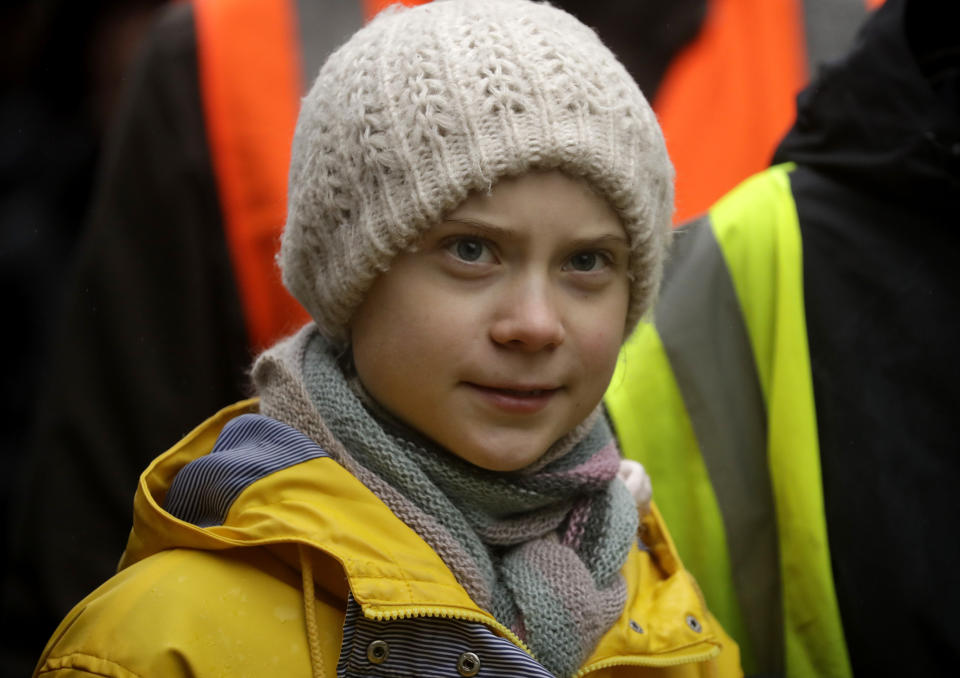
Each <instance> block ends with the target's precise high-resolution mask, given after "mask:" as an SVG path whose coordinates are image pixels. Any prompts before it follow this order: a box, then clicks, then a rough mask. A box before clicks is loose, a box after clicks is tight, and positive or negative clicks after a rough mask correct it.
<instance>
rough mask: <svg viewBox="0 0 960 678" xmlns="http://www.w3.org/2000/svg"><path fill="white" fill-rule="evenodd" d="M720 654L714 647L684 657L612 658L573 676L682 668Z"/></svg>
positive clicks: (585, 667) (581, 670) (718, 649)
mask: <svg viewBox="0 0 960 678" xmlns="http://www.w3.org/2000/svg"><path fill="white" fill-rule="evenodd" d="M719 654H720V648H719V647H717V646H716V645H714V646H713V647H712V648H710V649H709V650H707V651H706V652H702V653H700V654H691V655H684V656H683V657H657V656H655V655H654V656H645V657H641V656H637V657H611V658H610V659H604V660H603V661H599V662H596V663H594V664H590V665H589V666H584V667H583V668H582V669H580V670H579V671H577V672H576V673H575V674H573V678H582V676H585V675H587V674H588V673H592V672H593V671H600V670H601V669H609V668H612V667H614V666H649V667H652V668H667V667H670V666H681V665H682V664H693V663H694V662H702V661H705V660H707V659H713V658H715V657H716V656H717V655H719Z"/></svg>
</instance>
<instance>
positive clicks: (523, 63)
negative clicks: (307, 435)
mask: <svg viewBox="0 0 960 678" xmlns="http://www.w3.org/2000/svg"><path fill="white" fill-rule="evenodd" d="M549 169H559V170H561V171H563V172H565V173H567V174H569V175H570V176H573V177H582V178H584V179H586V180H587V181H588V183H590V184H591V185H592V186H593V188H594V190H596V191H597V192H599V193H600V194H601V195H602V196H604V197H605V198H606V199H607V201H608V202H609V203H610V205H611V206H612V207H613V208H614V209H615V210H616V211H617V213H618V214H619V216H620V218H621V220H622V221H623V225H624V228H625V229H626V232H627V235H628V237H629V240H630V247H631V262H630V271H631V299H630V308H629V312H628V316H627V318H626V327H627V331H628V332H629V331H630V330H632V329H633V327H634V325H635V324H636V323H637V321H638V320H639V318H640V316H641V315H642V314H643V312H644V311H645V310H646V309H647V307H648V306H649V305H650V303H651V301H652V300H653V297H654V295H655V294H656V289H657V286H658V284H659V279H660V271H661V264H662V260H663V256H664V250H665V247H666V245H667V242H668V240H669V237H670V221H671V213H672V210H673V168H672V166H671V165H670V161H669V159H668V158H667V152H666V148H665V146H664V142H663V136H662V134H661V132H660V128H659V126H658V125H657V121H656V118H655V117H654V114H653V111H652V110H651V109H650V106H649V105H648V104H647V101H646V100H645V99H644V97H643V95H642V94H641V93H640V90H639V88H638V87H637V85H636V84H635V83H634V81H633V80H632V79H631V77H630V76H629V75H628V74H627V71H626V70H625V69H624V68H623V66H622V65H621V64H620V63H619V62H618V61H617V59H616V57H614V55H613V54H612V53H611V52H610V51H609V50H608V49H607V48H606V47H604V46H603V44H602V43H601V42H600V40H599V39H598V38H597V36H596V34H595V33H594V32H593V31H592V30H591V29H589V28H587V27H586V26H584V25H583V24H581V23H580V22H579V21H578V20H577V19H575V18H574V17H572V16H570V15H569V14H567V13H566V12H563V11H561V10H559V9H555V8H553V7H551V6H549V5H547V4H539V3H534V2H529V1H528V0H436V1H435V2H432V3H430V4H427V5H421V6H419V7H415V8H412V9H403V8H400V7H397V8H396V9H392V10H387V11H386V12H384V13H382V14H381V15H380V16H378V17H377V18H376V19H374V20H373V21H372V22H371V23H370V24H369V25H367V26H366V27H364V28H363V29H361V30H360V31H358V32H357V33H356V34H355V35H354V36H353V37H352V38H350V40H349V41H348V42H347V43H346V44H345V45H343V46H342V47H341V48H340V49H339V50H337V51H336V52H334V53H333V54H332V55H331V56H330V58H329V59H328V60H327V62H326V64H324V66H323V68H321V70H320V74H319V76H318V77H317V80H316V82H315V83H314V85H313V87H312V88H311V90H310V93H309V94H308V95H307V96H306V97H305V98H304V100H303V103H302V108H301V110H300V117H299V120H298V121H297V129H296V134H295V135H294V140H293V152H292V162H291V167H290V191H289V206H288V214H287V224H286V227H285V229H284V233H283V239H282V244H281V249H280V254H279V255H278V261H279V263H280V267H281V268H282V270H283V282H284V284H285V285H286V286H287V288H288V289H289V290H290V292H291V293H292V294H293V295H294V296H295V297H296V298H297V299H298V300H299V301H300V303H302V304H303V306H304V307H305V308H306V309H307V311H308V312H309V313H310V315H311V316H313V319H314V320H315V321H316V323H317V325H318V327H319V328H320V330H321V332H323V333H324V334H325V335H326V336H327V337H328V338H329V339H332V340H334V341H338V342H343V341H346V339H347V325H348V323H349V321H350V318H351V315H352V313H353V311H354V309H356V307H357V306H358V305H359V304H360V302H361V301H362V299H363V296H364V294H365V293H366V291H367V289H369V287H370V285H371V283H372V282H373V280H374V279H375V278H376V276H377V275H379V274H380V273H382V272H383V271H385V270H387V268H388V267H389V265H390V261H391V259H392V258H393V257H394V256H395V255H396V254H397V253H399V252H401V251H404V250H406V249H408V248H410V247H411V246H413V245H414V244H415V243H416V242H417V240H418V239H419V237H420V235H421V234H422V233H423V232H424V231H426V230H427V229H428V228H430V227H431V226H432V225H434V224H436V223H437V222H438V221H439V220H440V219H441V217H442V216H443V215H444V214H445V213H447V212H449V211H450V210H452V209H454V208H455V207H456V206H457V205H459V204H460V203H461V202H462V201H463V200H464V199H465V198H466V197H467V195H468V194H469V193H470V192H471V191H478V190H481V191H487V190H490V189H491V188H492V187H493V185H494V184H495V183H496V182H497V180H499V179H501V178H503V177H508V176H515V175H519V174H523V173H524V172H527V171H530V170H549Z"/></svg>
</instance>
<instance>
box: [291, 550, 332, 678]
mask: <svg viewBox="0 0 960 678" xmlns="http://www.w3.org/2000/svg"><path fill="white" fill-rule="evenodd" d="M297 551H298V553H299V555H300V576H301V578H302V579H303V614H304V617H305V619H306V622H307V645H309V647H310V666H311V668H312V669H313V678H325V676H326V674H325V673H324V671H323V654H322V653H321V652H320V629H319V628H317V608H316V604H317V603H316V600H315V598H314V595H313V565H312V564H311V562H310V556H309V554H308V553H307V547H306V546H304V545H303V544H299V545H298V546H297Z"/></svg>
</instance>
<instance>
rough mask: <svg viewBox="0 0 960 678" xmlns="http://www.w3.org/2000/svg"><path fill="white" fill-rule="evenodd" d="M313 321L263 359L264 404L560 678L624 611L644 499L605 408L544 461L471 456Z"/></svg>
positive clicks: (257, 374) (259, 378)
mask: <svg viewBox="0 0 960 678" xmlns="http://www.w3.org/2000/svg"><path fill="white" fill-rule="evenodd" d="M341 363H342V361H339V360H338V356H336V355H335V353H334V352H333V351H332V349H331V348H330V346H328V345H327V344H326V342H325V340H324V339H323V338H322V336H321V335H320V334H319V333H318V332H317V331H316V329H315V328H314V327H313V326H312V325H308V326H307V327H305V328H304V329H303V330H301V331H300V332H299V333H298V334H297V335H294V336H293V337H291V338H290V339H288V340H286V341H285V342H282V343H281V344H278V345H277V346H275V347H274V348H272V349H270V350H269V351H268V352H266V353H265V354H263V355H261V356H260V358H259V359H258V360H257V362H256V364H255V365H254V370H253V377H254V382H255V384H256V386H257V390H258V392H259V394H260V397H261V412H263V413H264V414H265V415H267V416H271V417H273V418H275V419H278V420H280V421H283V422H284V423H287V424H289V425H291V426H293V427H294V428H297V429H299V430H300V431H303V432H304V433H305V434H307V435H308V436H311V437H312V438H313V439H314V440H316V441H317V442H318V444H320V445H321V446H323V447H324V449H325V450H326V451H327V452H328V453H329V454H330V455H331V456H332V457H333V458H334V459H336V460H337V461H338V462H339V463H340V464H341V465H343V466H344V467H345V468H346V469H347V470H349V471H350V472H351V473H353V474H354V475H355V476H356V477H357V478H358V479H359V480H360V481H361V482H363V483H364V484H365V485H366V486H367V487H368V488H369V489H370V490H371V491H372V492H373V493H374V494H376V495H377V496H378V497H379V498H380V499H381V500H382V501H383V502H384V503H385V504H386V505H387V506H388V507H390V509H391V510H392V511H393V512H394V513H395V514H396V515H397V516H398V517H399V518H400V519H401V520H403V521H404V522H405V523H406V524H407V525H409V526H410V527H411V528H412V529H413V530H414V531H416V532H417V533H418V534H419V535H420V536H421V538H423V539H424V541H426V542H427V543H428V544H429V545H430V546H431V547H432V548H433V549H434V551H436V552H437V554H438V555H439V556H440V557H441V558H442V559H443V561H444V562H445V563H446V565H447V566H448V567H449V568H450V570H451V571H452V572H453V574H454V575H455V576H456V578H457V579H458V581H459V582H460V583H461V585H463V587H464V588H465V589H466V590H467V592H468V593H469V594H470V596H471V598H473V600H474V601H475V602H476V603H477V604H478V605H480V606H481V607H483V608H484V609H486V610H488V611H489V612H491V613H492V614H493V616H494V617H496V619H497V620H498V621H500V622H501V623H502V624H504V625H505V626H507V627H509V628H510V629H511V630H513V631H514V632H515V633H516V634H517V635H518V636H519V637H520V638H521V639H522V640H524V642H525V643H526V644H527V645H528V646H529V647H530V649H531V651H532V652H533V653H534V655H535V656H536V658H537V659H538V660H539V661H540V662H541V663H542V664H543V665H544V666H546V667H547V669H549V670H550V671H551V672H552V673H554V674H555V675H558V676H569V675H572V674H574V673H576V671H577V670H578V669H579V667H580V666H581V664H582V663H583V661H584V660H585V659H586V658H587V656H588V655H589V654H590V652H591V651H592V650H593V648H594V647H595V646H596V643H597V642H598V641H599V639H600V637H601V636H602V635H603V633H604V632H605V631H606V630H607V629H608V628H610V626H611V625H612V624H613V622H614V621H616V619H617V618H618V617H619V616H620V614H621V611H622V609H623V606H624V603H625V597H626V585H625V582H624V580H623V577H622V576H621V575H620V568H621V567H622V566H623V563H624V562H625V560H626V558H627V554H628V552H629V550H630V547H631V545H632V544H633V543H634V540H635V539H636V533H637V526H638V518H637V511H636V507H635V504H634V500H633V497H632V495H631V494H630V493H629V491H628V490H627V489H626V487H625V486H624V484H623V483H622V482H621V481H620V480H619V479H617V478H616V476H617V469H618V467H619V453H618V450H617V447H616V443H615V441H614V439H613V436H612V434H611V432H610V429H609V426H608V424H607V422H606V419H605V418H604V417H603V416H602V415H601V413H600V410H599V408H598V410H597V411H595V412H594V413H593V414H592V415H591V416H590V417H588V418H587V420H586V421H584V422H583V423H582V424H580V426H578V427H577V428H576V429H574V430H573V431H572V432H571V433H569V434H568V435H567V436H565V437H564V438H562V439H561V440H560V441H558V442H557V443H556V444H554V445H553V446H552V447H551V448H550V450H548V451H547V453H546V454H545V455H544V456H543V457H542V458H541V459H540V460H538V461H537V462H536V463H535V464H533V465H531V466H530V467H527V468H525V469H522V470H520V471H515V472H509V473H498V472H493V471H487V470H485V469H481V468H479V467H477V466H474V465H472V464H469V463H468V462H465V461H463V460H461V459H460V458H458V457H456V456H455V455H453V454H450V453H449V452H447V451H445V450H444V449H442V448H440V447H439V446H437V445H436V444H434V443H432V442H431V441H429V440H428V439H426V438H424V437H423V436H421V435H420V434H418V433H417V432H415V431H412V430H411V429H409V428H408V427H406V426H404V425H403V424H401V423H400V422H398V421H396V420H395V419H394V418H392V417H390V416H389V415H387V414H386V413H384V412H383V411H382V410H381V409H380V408H379V407H378V406H377V405H376V404H375V403H373V402H372V400H371V399H369V397H368V396H365V393H364V392H363V391H362V388H361V389H358V388H357V386H356V382H353V383H352V381H351V375H350V374H345V373H344V369H343V367H342V365H341Z"/></svg>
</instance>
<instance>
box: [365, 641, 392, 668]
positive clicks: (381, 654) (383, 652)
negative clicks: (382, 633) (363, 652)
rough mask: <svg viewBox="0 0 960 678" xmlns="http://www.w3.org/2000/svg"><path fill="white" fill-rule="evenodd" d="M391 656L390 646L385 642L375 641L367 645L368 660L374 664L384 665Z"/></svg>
mask: <svg viewBox="0 0 960 678" xmlns="http://www.w3.org/2000/svg"><path fill="white" fill-rule="evenodd" d="M389 656H390V646H389V645H387V642H386V641H385V640H375V641H373V642H372V643H370V644H369V645H367V659H369V660H370V662H371V663H372V664H382V663H383V662H385V661H387V657H389Z"/></svg>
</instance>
